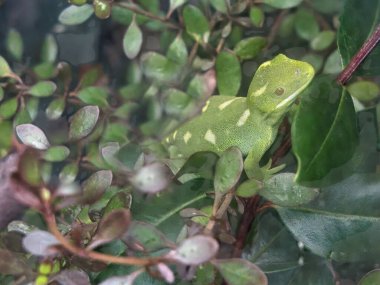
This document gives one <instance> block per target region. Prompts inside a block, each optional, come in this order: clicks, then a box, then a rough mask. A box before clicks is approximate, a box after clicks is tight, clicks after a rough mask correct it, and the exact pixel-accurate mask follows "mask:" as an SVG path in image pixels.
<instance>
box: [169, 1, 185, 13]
mask: <svg viewBox="0 0 380 285" xmlns="http://www.w3.org/2000/svg"><path fill="white" fill-rule="evenodd" d="M186 2H187V0H170V8H169V10H170V11H174V10H175V9H177V8H178V7H180V6H182V5H183V4H185V3H186Z"/></svg>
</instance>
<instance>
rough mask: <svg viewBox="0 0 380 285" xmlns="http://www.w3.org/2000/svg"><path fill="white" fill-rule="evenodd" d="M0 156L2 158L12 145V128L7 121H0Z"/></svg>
mask: <svg viewBox="0 0 380 285" xmlns="http://www.w3.org/2000/svg"><path fill="white" fill-rule="evenodd" d="M0 133H1V134H2V135H1V136H0V158H3V157H4V156H5V155H6V154H7V153H8V151H9V150H10V148H11V146H12V134H13V128H12V124H11V122H9V121H0Z"/></svg>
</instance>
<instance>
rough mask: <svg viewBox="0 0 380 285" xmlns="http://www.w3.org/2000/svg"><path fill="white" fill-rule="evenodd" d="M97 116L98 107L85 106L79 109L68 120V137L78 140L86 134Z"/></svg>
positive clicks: (93, 126) (91, 128) (89, 131)
mask: <svg viewBox="0 0 380 285" xmlns="http://www.w3.org/2000/svg"><path fill="white" fill-rule="evenodd" d="M98 118H99V107H97V106H85V107H83V108H81V109H79V110H78V111H77V112H76V113H75V114H74V115H73V116H72V117H71V121H70V129H69V138H70V139H71V140H79V139H82V138H84V137H86V136H88V135H89V134H90V133H91V132H92V130H93V129H94V128H95V125H96V123H97V121H98Z"/></svg>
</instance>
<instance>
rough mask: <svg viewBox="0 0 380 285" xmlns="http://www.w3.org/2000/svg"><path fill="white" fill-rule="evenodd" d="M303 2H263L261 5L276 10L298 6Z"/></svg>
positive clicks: (272, 0)
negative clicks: (263, 4)
mask: <svg viewBox="0 0 380 285" xmlns="http://www.w3.org/2000/svg"><path fill="white" fill-rule="evenodd" d="M302 1H303V0H263V3H265V4H267V5H269V6H272V7H274V8H278V9H288V8H292V7H295V6H298V5H299V4H300V3H301V2H302Z"/></svg>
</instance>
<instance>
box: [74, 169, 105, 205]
mask: <svg viewBox="0 0 380 285" xmlns="http://www.w3.org/2000/svg"><path fill="white" fill-rule="evenodd" d="M111 183H112V172H111V171H109V170H100V171H97V172H95V173H94V174H92V175H91V176H90V177H89V178H87V180H86V181H84V182H83V184H82V190H83V192H82V195H81V197H80V201H81V203H83V204H92V203H93V202H95V201H96V200H97V199H99V198H100V197H101V196H102V195H103V193H104V192H105V191H106V189H107V188H108V187H109V186H111Z"/></svg>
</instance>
